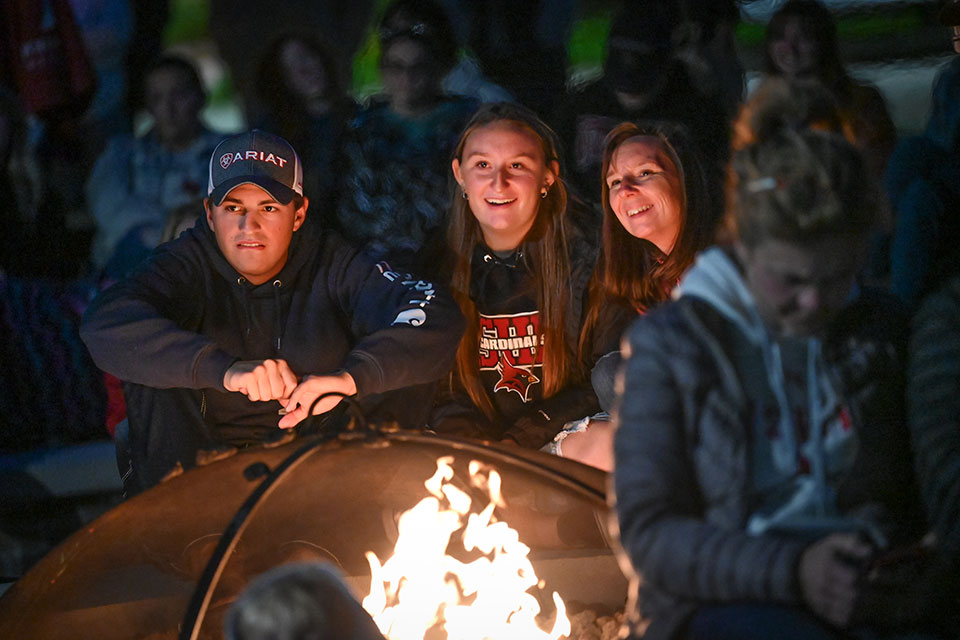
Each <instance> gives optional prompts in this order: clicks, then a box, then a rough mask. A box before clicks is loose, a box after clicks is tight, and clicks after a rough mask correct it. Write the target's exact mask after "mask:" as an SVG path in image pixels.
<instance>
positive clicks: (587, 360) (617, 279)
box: [555, 122, 723, 468]
mask: <svg viewBox="0 0 960 640" xmlns="http://www.w3.org/2000/svg"><path fill="white" fill-rule="evenodd" d="M602 175H603V184H602V202H603V231H602V246H601V249H600V256H599V258H598V260H597V266H596V269H595V270H594V272H593V276H592V277H591V280H590V286H589V296H588V304H587V311H586V314H585V321H584V329H583V331H582V333H581V336H580V343H579V347H578V356H579V358H580V361H581V363H582V365H583V366H584V367H589V366H591V364H592V363H596V364H595V366H594V367H593V373H592V376H591V377H592V381H593V386H594V389H595V391H596V393H597V396H598V398H599V401H600V405H601V406H602V407H603V409H605V410H609V408H610V401H611V400H612V397H613V376H614V373H615V370H616V368H617V365H618V364H619V362H620V355H619V351H618V349H619V342H620V336H621V334H622V333H623V331H624V330H625V329H626V327H627V325H628V324H630V323H631V322H632V321H633V320H634V319H635V318H636V316H637V314H642V313H645V312H646V311H647V310H648V309H649V308H651V307H653V306H656V305H657V304H659V303H661V302H663V301H665V300H666V299H667V298H669V296H670V291H671V290H672V289H673V287H674V286H675V285H676V283H677V281H678V280H679V279H680V276H681V275H682V274H683V272H684V271H686V270H687V268H688V267H689V266H690V265H691V264H693V259H694V256H695V255H696V254H697V252H698V251H700V250H701V249H703V248H705V247H706V246H707V245H708V244H710V242H711V241H712V240H713V238H714V234H715V230H716V228H717V225H718V222H719V220H720V217H721V212H722V207H723V203H722V202H721V201H720V200H719V198H711V197H710V193H709V187H708V184H707V180H706V177H705V175H704V172H703V169H702V166H701V163H700V159H699V156H698V153H697V150H696V148H695V146H694V144H693V142H692V141H691V140H690V138H689V136H688V135H687V134H686V132H685V130H684V129H683V128H682V127H681V126H680V125H675V124H669V123H640V124H638V123H633V122H624V123H622V124H620V125H619V126H617V127H616V128H614V129H613V130H612V131H611V132H610V133H609V134H608V135H607V138H606V141H605V143H604V150H603V165H602ZM598 351H599V352H598ZM604 353H606V354H607V355H603V354H604ZM586 427H589V435H588V430H587V428H586ZM561 443H562V447H561ZM555 444H556V446H555V450H556V452H557V453H558V454H559V455H562V456H564V457H569V458H575V459H577V460H580V461H582V462H587V463H589V464H593V465H596V466H600V467H603V468H609V467H610V465H611V464H612V457H611V456H612V449H611V444H612V434H611V432H610V430H609V423H608V422H607V421H606V420H604V419H590V420H586V421H581V422H579V423H577V424H575V425H571V426H570V427H569V428H568V429H566V430H564V431H563V432H561V433H560V434H558V436H557V438H556V443H555Z"/></svg>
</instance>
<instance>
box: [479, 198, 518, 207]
mask: <svg viewBox="0 0 960 640" xmlns="http://www.w3.org/2000/svg"><path fill="white" fill-rule="evenodd" d="M484 200H485V201H486V203H487V204H489V205H493V206H495V207H503V206H506V205H508V204H512V203H513V202H516V200H517V199H516V198H484Z"/></svg>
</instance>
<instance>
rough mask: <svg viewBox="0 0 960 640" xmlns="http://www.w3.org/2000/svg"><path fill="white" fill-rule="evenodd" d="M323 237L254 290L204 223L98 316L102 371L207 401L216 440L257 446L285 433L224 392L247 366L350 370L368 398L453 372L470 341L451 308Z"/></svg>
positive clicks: (271, 408)
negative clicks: (229, 374)
mask: <svg viewBox="0 0 960 640" xmlns="http://www.w3.org/2000/svg"><path fill="white" fill-rule="evenodd" d="M315 227H316V225H311V224H310V223H309V221H308V223H307V224H305V225H304V226H303V227H302V228H301V229H300V230H299V231H298V232H297V233H295V234H294V237H293V242H292V244H291V247H290V253H289V257H288V260H287V263H286V265H285V266H284V267H283V269H282V270H281V271H280V273H278V274H277V275H276V276H275V277H274V278H271V279H270V281H268V282H266V283H263V284H261V285H259V286H254V285H251V284H250V283H249V282H248V281H247V280H246V279H245V278H243V277H242V276H240V275H239V274H238V273H237V272H236V270H234V269H233V267H232V266H231V265H230V264H229V263H228V262H227V261H226V259H225V258H224V257H223V255H222V254H221V252H220V249H219V247H218V246H217V243H216V240H215V238H214V236H213V233H212V232H211V231H210V229H209V227H208V225H207V222H206V220H205V218H204V217H201V218H200V219H199V221H198V222H197V224H196V225H195V226H194V227H193V228H192V229H190V230H188V231H186V232H184V233H183V234H182V235H181V236H180V237H179V238H178V239H176V240H174V241H172V242H169V243H167V244H165V245H162V246H161V247H159V248H158V249H157V250H156V251H155V252H154V254H153V255H152V256H151V258H150V259H149V260H147V261H146V262H145V263H143V264H142V265H141V266H140V267H138V268H137V269H136V270H135V271H134V273H133V274H131V275H130V276H129V277H128V278H127V279H125V280H123V281H121V282H119V283H117V284H115V285H114V286H112V287H110V288H109V289H107V290H105V291H104V292H102V293H101V294H100V295H99V296H97V298H96V299H95V300H94V301H93V303H92V304H91V305H90V308H89V309H88V310H87V313H86V315H85V316H84V320H83V325H82V327H81V336H82V338H83V340H84V342H85V343H86V344H87V347H88V348H89V350H90V353H91V355H92V356H93V358H94V361H95V362H96V363H97V365H98V366H100V367H101V368H102V369H104V370H105V371H108V372H109V373H111V374H113V375H115V376H117V377H118V378H120V379H122V380H124V381H125V382H132V383H136V384H138V385H144V386H147V387H152V388H158V389H184V390H199V394H198V393H197V391H192V392H191V393H192V394H193V395H194V397H196V396H199V397H200V399H201V403H202V407H203V409H202V411H203V417H204V421H205V422H206V423H207V425H208V426H209V427H211V428H212V429H213V430H214V432H215V433H217V432H218V430H219V429H221V428H223V429H226V430H227V431H229V432H231V433H236V428H239V429H240V431H241V433H242V432H243V431H245V430H249V435H250V436H252V437H253V438H254V439H256V438H258V437H260V435H262V434H263V433H264V432H265V431H267V430H275V428H276V425H277V422H278V420H279V417H278V415H277V410H278V408H279V404H278V403H277V402H251V401H250V400H248V399H247V397H246V396H244V395H243V394H240V393H230V392H227V391H225V389H224V387H223V377H224V374H225V373H226V371H227V369H228V368H229V367H230V366H231V365H232V364H233V363H234V362H237V361H238V360H258V359H266V358H280V359H283V360H286V361H287V363H288V364H289V365H290V367H291V369H292V370H293V372H294V373H295V374H296V375H297V376H298V377H303V376H305V375H309V374H327V373H333V372H336V371H347V372H348V373H350V375H351V376H353V379H354V381H355V382H356V385H357V392H358V396H359V397H363V396H366V395H369V394H373V393H380V392H383V391H388V390H391V389H396V388H399V387H404V386H408V385H413V384H418V383H423V382H429V381H432V380H436V379H438V378H440V377H441V376H442V375H443V374H444V373H446V371H448V370H449V369H450V367H451V365H452V363H453V358H454V354H455V352H456V348H457V344H458V341H459V339H460V335H461V334H462V332H463V318H462V316H461V314H460V312H459V309H458V308H457V305H456V303H455V302H454V301H453V300H452V298H450V297H449V296H448V295H447V294H446V293H445V292H440V291H438V290H437V289H436V287H434V286H433V284H431V283H429V282H425V281H422V280H419V279H417V278H416V277H409V276H408V275H407V274H405V273H397V272H394V271H392V270H391V269H390V268H389V266H387V265H386V264H385V263H379V264H374V262H372V261H371V260H370V259H369V258H367V257H365V256H364V255H363V254H362V253H360V252H359V251H357V250H356V249H354V248H352V247H351V246H349V245H348V244H347V243H346V242H345V241H343V240H342V239H341V238H339V237H338V236H336V235H335V234H332V233H330V232H327V231H325V230H324V231H321V230H320V229H318V228H315ZM130 419H131V428H133V426H134V424H133V423H134V420H135V416H133V415H131V416H130ZM226 439H228V440H229V439H230V438H226Z"/></svg>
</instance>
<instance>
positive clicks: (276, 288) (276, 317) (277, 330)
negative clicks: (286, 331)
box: [273, 278, 283, 355]
mask: <svg viewBox="0 0 960 640" xmlns="http://www.w3.org/2000/svg"><path fill="white" fill-rule="evenodd" d="M282 286H283V283H282V282H280V279H279V278H277V279H276V280H274V281H273V335H274V336H275V338H276V344H277V355H280V335H281V334H282V333H283V330H282V329H283V318H282V316H283V314H282V313H281V309H280V287H282Z"/></svg>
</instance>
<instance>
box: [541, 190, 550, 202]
mask: <svg viewBox="0 0 960 640" xmlns="http://www.w3.org/2000/svg"><path fill="white" fill-rule="evenodd" d="M547 191H549V189H544V190H543V191H541V192H540V199H541V200H546V198H547Z"/></svg>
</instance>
